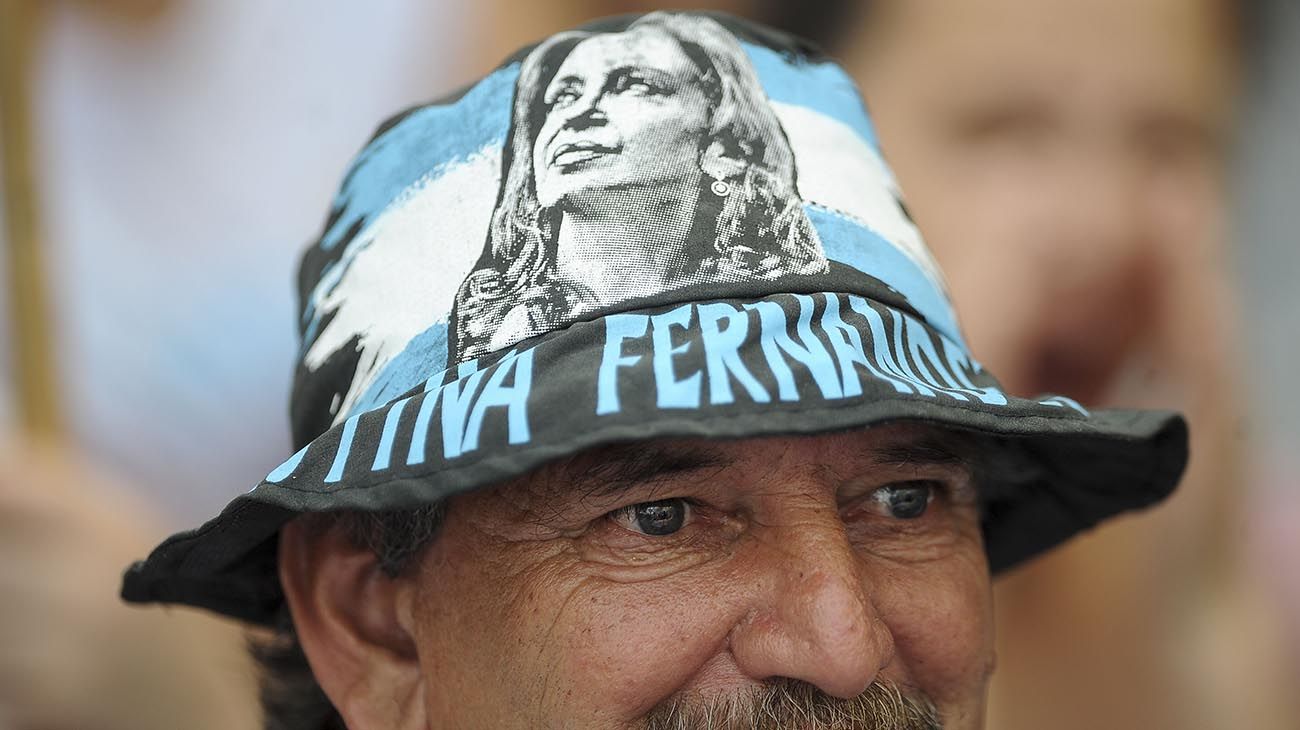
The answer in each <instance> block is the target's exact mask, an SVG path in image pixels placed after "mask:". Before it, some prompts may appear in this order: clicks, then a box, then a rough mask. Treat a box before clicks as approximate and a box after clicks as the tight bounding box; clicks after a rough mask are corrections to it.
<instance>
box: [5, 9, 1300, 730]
mask: <svg viewBox="0 0 1300 730" xmlns="http://www.w3.org/2000/svg"><path fill="white" fill-rule="evenodd" d="M654 7H709V8H713V9H722V10H727V11H729V12H732V13H735V14H738V15H744V16H748V17H751V18H755V19H758V20H760V21H763V22H766V23H769V24H771V25H776V26H778V27H783V28H786V29H788V30H792V31H794V32H796V33H799V34H801V35H806V36H808V37H811V38H813V39H814V40H815V41H817V42H818V43H819V44H820V45H822V46H823V47H824V48H826V49H827V51H828V52H829V53H830V54H831V55H833V56H835V57H836V58H837V59H839V60H841V61H842V63H843V64H844V65H845V67H846V69H847V70H848V71H849V72H850V73H851V74H852V75H853V76H854V77H855V78H856V79H857V81H858V83H859V85H860V86H861V88H862V90H863V92H864V94H865V96H866V99H867V102H868V106H869V108H870V110H871V112H872V115H873V118H874V119H875V121H876V123H877V126H878V131H879V136H880V138H881V142H882V146H883V148H884V152H885V155H886V158H887V159H888V160H889V161H890V163H891V164H892V165H893V167H894V170H895V172H896V174H897V175H898V177H899V180H900V183H901V185H902V188H903V190H904V192H905V194H906V195H907V200H908V204H909V207H910V209H911V211H912V213H913V214H914V216H915V218H916V219H917V222H918V224H919V225H920V227H921V230H922V232H923V233H924V234H925V236H926V238H927V240H928V242H929V243H930V245H931V247H932V248H933V249H934V251H935V253H936V255H937V257H938V258H939V260H940V263H941V264H942V265H943V267H944V269H945V270H946V272H947V274H948V277H949V283H950V286H951V289H952V293H953V296H954V298H955V300H956V302H957V307H958V311H959V313H960V314H961V316H962V319H963V323H964V325H965V328H966V330H967V334H968V337H969V339H970V341H971V344H972V347H973V348H974V350H975V354H976V355H977V356H978V357H979V358H980V359H981V360H982V361H984V362H985V363H986V364H987V365H989V367H990V369H992V370H993V371H994V372H995V373H998V374H999V376H1001V377H1002V378H1003V380H1004V382H1005V384H1006V385H1007V387H1008V388H1009V389H1010V390H1013V391H1017V392H1019V393H1022V394H1028V393H1037V392H1044V391H1052V392H1058V393H1064V394H1067V395H1071V396H1073V397H1075V398H1076V399H1078V400H1080V401H1082V402H1084V403H1085V404H1089V405H1092V406H1106V405H1128V406H1144V407H1167V408H1179V409H1182V410H1185V411H1187V412H1188V413H1189V416H1190V419H1191V423H1192V429H1193V460H1192V465H1191V470H1190V473H1189V476H1188V479H1187V481H1186V483H1185V484H1184V487H1183V488H1182V489H1181V490H1180V492H1179V493H1178V494H1177V495H1176V496H1175V498H1174V499H1172V500H1171V501H1170V502H1169V503H1167V504H1166V505H1164V506H1161V507H1159V508H1157V509H1156V510H1155V511H1154V512H1152V513H1151V514H1148V515H1144V516H1143V517H1141V518H1140V519H1133V518H1126V519H1123V520H1120V521H1118V522H1117V523H1115V524H1114V525H1112V526H1108V527H1106V528H1104V529H1102V530H1100V531H1098V532H1096V533H1093V534H1090V535H1088V536H1085V537H1084V538H1082V539H1080V540H1077V541H1075V542H1074V543H1072V544H1070V545H1069V546H1067V547H1066V548H1065V549H1063V550H1060V551H1058V552H1056V553H1054V554H1052V555H1049V556H1047V557H1045V558H1043V559H1040V560H1038V561H1035V562H1034V563H1032V564H1031V565H1029V566H1026V567H1025V568H1023V569H1020V570H1018V571H1016V572H1015V573H1014V574H1013V575H1011V576H1008V577H1005V578H1003V579H1001V580H1000V581H999V584H998V586H997V596H996V601H997V610H998V621H999V626H998V631H999V667H998V671H997V674H996V675H995V678H994V682H993V689H992V693H991V707H990V715H989V726H990V727H992V728H998V729H999V730H1028V729H1029V728H1036V729H1037V728H1045V727H1050V728H1057V729H1061V728H1065V729H1069V728H1096V727H1108V728H1120V729H1123V728H1154V727H1179V728H1206V729H1210V728H1265V729H1269V728H1276V729H1277V730H1294V728H1296V727H1300V713H1298V712H1297V710H1300V692H1297V690H1300V448H1298V447H1300V380H1297V378H1296V376H1295V373H1296V370H1297V368H1296V363H1297V362H1298V361H1300V286H1297V285H1296V281H1297V279H1300V246H1298V245H1297V243H1296V235H1295V233H1294V225H1295V220H1296V213H1295V210H1296V207H1297V203H1300V198H1298V197H1297V192H1296V191H1297V190H1300V141H1297V139H1298V137H1300V135H1298V134H1297V133H1298V132H1300V5H1297V4H1295V3H1292V2H1287V1H1286V0H1271V1H1269V0H1237V1H1234V0H969V1H968V2H963V3H951V2H939V1H938V0H819V1H806V2H797V3H796V2H782V1H781V0H750V1H742V0H731V1H729V2H713V3H703V4H698V3H697V4H692V5H679V4H676V3H671V2H669V3H658V4H651V3H643V2H639V1H632V0H555V1H554V2H540V1H539V2H530V3H521V2H510V1H509V0H479V1H477V2H473V3H470V2H464V1H460V2H453V1H452V0H426V1H424V2H415V1H413V0H412V1H409V2H398V1H396V0H393V1H390V2H359V1H351V0H348V1H339V2H332V3H329V4H328V11H326V10H324V9H323V6H322V5H321V4H319V3H314V2H308V1H307V0H280V1H279V2H275V3H265V2H257V1H256V0H224V1H222V2H217V1H216V0H208V1H206V2H203V1H200V0H98V1H83V2H76V1H73V0H43V1H38V0H0V117H2V120H3V126H2V127H0V131H2V132H3V137H2V138H0V156H2V157H3V163H4V164H3V168H2V169H3V173H2V176H0V185H2V186H3V187H2V188H0V190H2V191H3V200H4V206H3V208H2V210H0V217H2V222H3V228H2V229H0V230H2V231H3V240H2V242H3V248H4V252H5V255H4V256H3V257H0V282H3V283H2V284H0V287H2V288H3V292H4V296H3V297H2V298H0V730H11V729H12V730H35V729H37V728H40V729H41V730H51V729H53V730H62V729H63V728H77V729H78V730H86V729H89V730H98V729H101V728H106V729H114V728H137V729H138V728H174V727H213V728H234V729H236V730H238V729H239V728H252V727H256V726H257V720H256V700H255V696H254V691H253V681H252V679H251V668H250V666H249V664H248V663H247V661H246V660H245V659H244V658H243V656H242V653H241V651H240V650H241V646H242V644H241V640H240V635H239V628H238V627H235V626H232V625H229V624H226V623H223V622H220V621H217V620H215V619H210V618H208V617H206V616H203V615H200V614H197V613H191V612H188V611H184V610H179V609H177V610H162V609H158V610H141V609H128V608H125V607H123V606H119V605H118V604H117V603H116V599H115V593H116V586H117V579H118V575H119V574H120V571H121V569H122V568H123V567H124V566H125V565H126V563H127V562H128V561H129V560H131V559H133V558H135V557H142V556H143V555H144V554H145V552H146V551H147V550H148V549H149V548H150V547H152V545H154V544H155V543H156V542H158V541H159V540H160V539H162V538H163V537H165V536H166V535H167V534H169V533H170V532H172V531H175V530H179V529H187V528H190V527H194V526H196V525H198V524H199V523H201V522H202V521H203V520H205V519H206V518H208V517H210V516H212V515H214V514H216V512H217V511H218V510H219V509H220V508H221V507H222V506H223V505H224V504H225V503H226V502H227V501H228V500H229V499H231V498H232V497H234V496H235V495H237V494H239V493H241V492H243V491H246V490H247V489H248V488H249V487H251V486H252V485H253V484H254V483H256V482H257V481H258V480H259V479H260V478H261V477H262V476H264V475H265V473H266V472H268V471H269V470H270V469H271V468H273V467H274V466H275V465H276V464H278V463H279V462H280V461H281V460H282V459H283V458H284V457H285V456H286V455H287V454H288V453H289V449H288V445H289V434H288V424H287V418H286V408H287V399H288V392H289V378H290V374H291V369H292V358H293V356H294V352H295V349H296V341H295V340H296V334H295V332H296V331H295V326H294V310H295V306H296V302H295V301H294V295H293V282H294V276H295V273H296V268H295V267H296V257H297V255H298V253H299V252H300V251H301V249H303V248H304V247H305V246H306V245H307V244H308V243H309V242H310V241H312V240H313V239H314V237H315V236H316V235H317V234H318V232H319V229H320V226H321V224H322V223H323V221H324V216H325V213H326V211H327V208H328V206H329V203H330V200H331V197H332V195H333V191H334V189H335V187H336V186H337V184H338V182H339V180H340V179H341V176H342V173H343V170H344V168H345V166H346V165H347V163H348V161H349V159H350V158H351V156H352V155H353V154H354V153H355V152H356V151H357V150H358V149H359V148H360V147H361V145H362V144H363V143H364V142H365V141H366V139H367V138H368V136H369V134H370V133H371V132H372V131H373V129H374V128H375V126H376V125H377V124H378V123H379V122H380V121H381V120H382V119H383V118H385V117H386V116H388V115H390V114H392V113H394V112H395V111H397V110H400V109H402V108H405V107H408V106H411V105H414V104H417V103H421V102H424V101H428V100H430V99H433V98H436V97H438V96H440V95H442V94H445V93H447V92H449V91H451V90H453V89H455V88H457V87H459V86H461V85H463V84H466V83H469V82H472V81H473V80H474V79H476V78H477V77H479V76H481V75H482V74H484V73H486V72H487V71H489V70H490V69H491V68H492V67H493V66H495V65H496V63H497V62H499V60H500V59H502V58H504V57H505V56H506V55H507V54H509V53H510V52H512V51H513V50H514V49H516V48H517V47H519V46H520V45H523V44H525V43H528V42H530V41H533V40H536V39H538V38H539V37H541V36H543V35H546V34H548V33H551V32H554V31H556V30H560V29H562V28H565V27H570V26H572V25H575V24H578V23H581V22H584V21H586V20H589V19H591V18H594V17H599V16H602V15H609V14H614V13H621V12H634V11H644V10H649V9H653V8H654ZM204 723H207V724H204Z"/></svg>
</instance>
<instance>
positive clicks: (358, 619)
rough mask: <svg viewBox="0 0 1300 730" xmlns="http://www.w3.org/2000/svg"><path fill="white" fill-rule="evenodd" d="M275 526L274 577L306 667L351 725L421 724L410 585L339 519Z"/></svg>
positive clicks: (404, 729) (399, 727) (408, 729)
mask: <svg viewBox="0 0 1300 730" xmlns="http://www.w3.org/2000/svg"><path fill="white" fill-rule="evenodd" d="M316 519H318V518H314V517H300V518H298V519H295V520H293V521H291V522H290V523H289V524H287V525H285V526H284V528H283V529H281V530H280V557H279V561H280V583H281V585H283V586H284V594H285V599H286V600H287V601H288V604H289V612H290V614H291V615H292V616H293V624H294V627H295V629H296V630H297V633H298V640H299V642H300V643H301V644H302V648H303V652H304V653H305V654H306V655H307V661H308V663H309V664H310V665H311V669H312V673H313V674H315V676H316V681H317V682H318V683H319V684H320V686H321V689H323V690H324V691H325V695H326V696H327V697H329V699H330V702H331V703H333V705H334V707H335V708H337V709H338V711H339V713H340V714H341V715H342V716H343V719H344V720H345V721H346V722H347V725H348V727H349V728H352V729H353V730H372V729H379V728H383V729H384V730H388V729H389V728H393V729H395V730H417V729H421V730H422V729H423V728H425V727H426V722H425V720H426V718H425V709H424V707H425V706H424V690H423V686H424V685H423V682H422V681H421V672H420V664H419V661H418V658H417V653H416V647H415V641H414V639H413V638H412V637H413V633H412V610H411V609H412V600H413V598H414V591H413V586H412V585H411V584H410V582H409V581H408V580H406V579H404V578H401V577H398V578H391V577H389V576H388V575H386V574H385V573H384V572H383V570H381V569H380V567H379V564H378V558H377V557H376V556H375V554H374V552H372V551H371V550H369V549H367V548H363V547H358V546H357V545H356V544H355V542H354V541H353V540H352V539H351V537H350V536H349V535H348V534H347V531H346V530H345V529H344V527H343V526H342V525H340V524H338V523H332V524H328V525H323V524H321V523H319V522H315V521H313V520H316Z"/></svg>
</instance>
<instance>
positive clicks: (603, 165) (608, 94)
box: [533, 28, 708, 206]
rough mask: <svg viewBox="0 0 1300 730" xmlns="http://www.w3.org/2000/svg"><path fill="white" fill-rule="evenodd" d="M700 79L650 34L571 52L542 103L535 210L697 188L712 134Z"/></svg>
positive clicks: (662, 36)
mask: <svg viewBox="0 0 1300 730" xmlns="http://www.w3.org/2000/svg"><path fill="white" fill-rule="evenodd" d="M699 73H700V72H699V69H697V68H696V67H695V64H693V63H692V62H691V60H690V59H689V58H688V57H687V56H686V54H685V53H684V52H683V51H682V48H681V46H680V45H678V43H677V41H675V40H674V39H673V38H672V37H670V36H669V35H667V34H666V33H664V32H662V31H659V30H655V29H652V28H641V29H636V30H631V31H628V32H626V33H618V34H608V35H598V36H595V37H592V38H590V39H588V40H585V41H582V42H581V43H579V44H578V45H577V46H575V47H574V49H573V50H572V52H570V53H569V55H568V57H566V58H565V59H564V62H563V63H562V64H561V65H560V68H559V70H558V71H557V72H556V74H555V77H554V79H552V81H551V83H550V84H549V85H548V86H547V88H546V90H545V92H544V94H543V97H542V100H543V104H544V105H545V113H546V121H545V122H544V123H543V124H542V127H541V130H540V132H539V133H538V136H537V141H536V142H535V143H534V146H533V172H534V176H535V183H536V185H537V197H538V200H539V201H540V202H541V204H542V205H544V206H551V205H555V204H556V203H557V202H559V201H560V200H561V199H564V198H566V197H568V196H571V195H573V194H574V193H577V192H579V191H586V192H599V191H600V190H608V189H612V188H627V187H637V186H663V185H668V184H671V183H677V184H679V185H680V184H698V180H699V178H700V176H701V172H700V168H699V162H698V158H699V150H700V144H701V138H702V136H703V133H704V130H706V129H707V128H708V100H707V99H706V98H705V95H704V92H703V90H702V89H701V88H700V84H699V81H698V77H699ZM569 203H570V204H577V201H575V200H572V199H570V200H569Z"/></svg>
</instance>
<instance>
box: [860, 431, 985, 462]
mask: <svg viewBox="0 0 1300 730" xmlns="http://www.w3.org/2000/svg"><path fill="white" fill-rule="evenodd" d="M963 446H964V444H957V443H953V442H952V440H951V439H941V438H922V439H920V440H917V441H908V442H903V443H898V444H890V445H888V446H880V447H877V448H874V449H872V450H871V452H870V458H871V460H872V461H873V462H874V463H876V464H879V465H881V466H965V467H970V466H971V465H972V458H971V454H970V453H968V449H967V448H963Z"/></svg>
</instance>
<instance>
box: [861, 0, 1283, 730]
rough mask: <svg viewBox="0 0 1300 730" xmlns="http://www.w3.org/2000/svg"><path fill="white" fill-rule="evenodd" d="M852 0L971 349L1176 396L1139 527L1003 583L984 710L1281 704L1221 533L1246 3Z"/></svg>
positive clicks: (1257, 606)
mask: <svg viewBox="0 0 1300 730" xmlns="http://www.w3.org/2000/svg"><path fill="white" fill-rule="evenodd" d="M858 11H859V12H858V14H857V18H856V22H854V23H852V24H849V25H850V27H851V30H850V31H849V32H847V33H846V34H845V35H844V36H843V37H841V38H840V39H839V41H838V44H837V46H838V47H837V49H836V50H837V51H838V55H840V56H842V57H843V58H844V60H845V62H846V64H845V65H846V67H847V68H848V69H849V70H850V72H851V73H855V75H856V76H857V77H858V79H859V82H860V83H861V84H862V86H863V91H864V95H865V96H866V98H867V103H868V105H869V106H870V107H871V109H872V111H873V118H874V120H875V122H876V124H877V129H878V132H879V135H880V139H881V144H882V146H883V147H884V148H885V150H886V152H887V153H888V155H889V158H890V160H891V162H892V164H893V167H894V170H895V172H896V174H897V175H898V178H899V183H900V187H901V188H902V189H903V190H904V191H905V192H906V194H907V196H908V202H909V206H910V210H911V212H912V214H913V216H914V218H915V219H916V221H917V224H918V226H919V227H920V228H921V230H922V231H923V232H924V233H925V235H926V237H927V239H928V240H930V241H931V242H932V245H933V247H934V249H935V254H936V256H937V257H938V258H939V260H940V262H941V263H942V265H943V266H944V268H945V270H946V271H947V272H948V275H949V284H950V286H951V289H952V294H953V297H954V299H955V301H956V303H957V308H958V311H959V312H960V313H961V316H962V319H963V322H964V323H965V325H966V326H967V327H968V328H969V333H970V337H971V341H972V347H973V348H974V350H975V352H976V353H977V354H978V355H979V357H981V358H982V359H983V360H984V361H985V362H987V363H988V364H989V366H990V367H991V368H993V369H994V370H996V371H997V372H1002V373H1007V375H1006V376H1005V378H1006V380H1005V382H1006V384H1007V386H1008V388H1009V389H1010V390H1012V391H1013V392H1017V393H1020V394H1027V393H1038V392H1049V391H1050V392H1061V393H1067V394H1069V395H1071V396H1073V397H1075V398H1078V399H1079V400H1080V401H1082V402H1084V403H1085V404H1088V405H1094V406H1101V405H1107V404H1113V403H1121V402H1122V403H1140V404H1142V405H1144V406H1147V407H1176V408H1184V409H1186V410H1187V411H1188V412H1189V416H1190V420H1191V424H1192V439H1193V448H1192V452H1193V454H1195V456H1193V458H1192V463H1191V467H1190V472H1189V477H1188V480H1187V482H1186V483H1185V485H1184V489H1183V490H1182V491H1180V493H1179V494H1178V495H1177V496H1176V497H1175V498H1174V499H1172V500H1171V501H1170V503H1169V504H1168V505H1167V506H1165V507H1162V508H1161V509H1160V510H1157V512H1156V515H1155V516H1154V519H1156V520H1158V521H1159V523H1160V524H1159V526H1158V527H1157V528H1156V529H1145V528H1138V527H1137V526H1136V525H1133V524H1132V523H1129V524H1127V525H1120V526H1119V528H1118V529H1116V530H1115V531H1113V532H1108V533H1106V534H1105V535H1095V536H1091V537H1088V538H1085V539H1083V540H1080V541H1078V542H1077V543H1075V544H1073V545H1071V546H1070V547H1067V548H1066V549H1065V550H1063V551H1061V552H1060V553H1058V554H1055V555H1052V556H1049V557H1047V558H1045V559H1043V560H1041V561H1038V562H1036V563H1034V564H1032V565H1030V566H1028V567H1026V568H1025V569H1023V570H1022V571H1020V572H1019V573H1018V574H1017V575H1015V576H1012V577H1011V579H1010V580H1008V581H1007V582H1006V583H1005V584H1003V585H1001V586H1000V587H999V590H998V594H997V606H998V619H999V624H998V637H999V670H998V673H997V674H996V679H995V681H994V684H993V693H992V699H991V702H992V707H991V711H990V726H991V727H997V728H1000V729H1002V730H1020V729H1022V728H1024V729H1028V728H1043V727H1052V728H1057V729H1058V730H1065V729H1068V728H1095V727H1112V728H1151V727H1183V728H1230V727H1231V728H1237V727H1250V728H1279V729H1281V728H1292V727H1296V726H1297V725H1296V723H1297V722H1300V721H1298V720H1297V719H1296V715H1295V712H1294V710H1295V708H1294V707H1291V706H1289V704H1288V703H1291V702H1292V701H1293V700H1294V696H1293V690H1294V682H1295V677H1296V674H1295V672H1294V668H1293V667H1292V666H1290V665H1289V664H1288V662H1289V659H1288V657H1286V656H1285V655H1284V653H1283V651H1282V647H1283V646H1284V644H1283V643H1282V642H1280V641H1277V639H1278V635H1277V633H1278V631H1279V630H1280V626H1281V624H1280V622H1279V620H1278V618H1279V617H1278V616H1277V615H1276V614H1275V613H1274V608H1273V607H1272V606H1271V605H1270V604H1269V603H1268V602H1267V601H1266V600H1265V599H1264V593H1263V592H1261V590H1260V587H1259V586H1258V585H1255V584H1254V583H1252V579H1253V576H1252V575H1251V574H1250V573H1249V572H1248V571H1246V570H1243V565H1242V564H1241V558H1242V548H1243V547H1244V545H1243V543H1242V542H1241V541H1240V539H1239V538H1240V536H1241V534H1242V533H1243V530H1244V524H1243V522H1244V519H1245V517H1246V514H1245V511H1244V510H1243V508H1242V507H1243V505H1244V504H1245V503H1246V501H1247V496H1248V495H1247V493H1246V492H1247V488H1248V484H1247V480H1246V476H1245V475H1246V470H1245V469H1244V468H1243V467H1244V465H1243V461H1242V458H1243V453H1242V446H1243V444H1242V440H1241V434H1242V428H1243V427H1242V419H1243V416H1244V412H1243V410H1244V409H1243V407H1242V405H1241V396H1242V393H1241V388H1240V383H1238V382H1237V380H1236V374H1237V373H1238V372H1239V368H1240V365H1241V363H1240V362H1239V358H1238V356H1237V353H1238V351H1239V344H1240V343H1239V342H1238V339H1239V332H1238V327H1239V324H1238V319H1237V307H1236V301H1235V299H1234V295H1233V292H1232V291H1231V289H1230V282H1231V279H1232V271H1231V269H1230V266H1229V265H1228V251H1227V247H1226V245H1225V244H1226V231H1227V229H1228V225H1227V217H1226V210H1225V207H1226V200H1227V197H1228V196H1227V193H1226V190H1225V185H1226V172H1227V169H1228V162H1229V155H1228V153H1229V149H1230V147H1231V143H1232V135H1233V131H1234V125H1235V122H1236V119H1235V114H1236V103H1235V102H1236V96H1237V92H1238V88H1239V84H1240V80H1241V75H1242V70H1243V69H1242V66H1243V59H1244V57H1245V50H1246V49H1245V44H1246V43H1247V42H1248V39H1247V37H1246V35H1245V30H1246V27H1247V17H1246V16H1247V11H1248V8H1245V7H1243V6H1241V5H1238V4H1235V3H1231V2H1225V1H1223V0H1194V1H1191V2H1189V1H1188V0H1141V1H1140V2H1133V1H1132V0H1102V1H1098V0H980V1H979V2H968V3H937V2H892V1H891V2H872V3H867V4H864V5H861V6H860V7H859V8H858ZM1008 281H1016V282H1027V284H1026V285H1024V286H1014V287H1011V286H1007V285H1006V283H1007V282H1008ZM1081 335H1082V336H1081ZM1062 618H1064V619H1066V620H1065V622H1064V624H1061V623H1058V621H1060V620H1061V619H1062ZM1061 625H1069V626H1071V627H1073V628H1072V629H1071V630H1069V631H1062V630H1060V628H1059V627H1060V626H1061ZM1049 667H1050V671H1045V670H1046V669H1047V668H1049ZM1120 668H1122V670H1121V669H1120Z"/></svg>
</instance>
